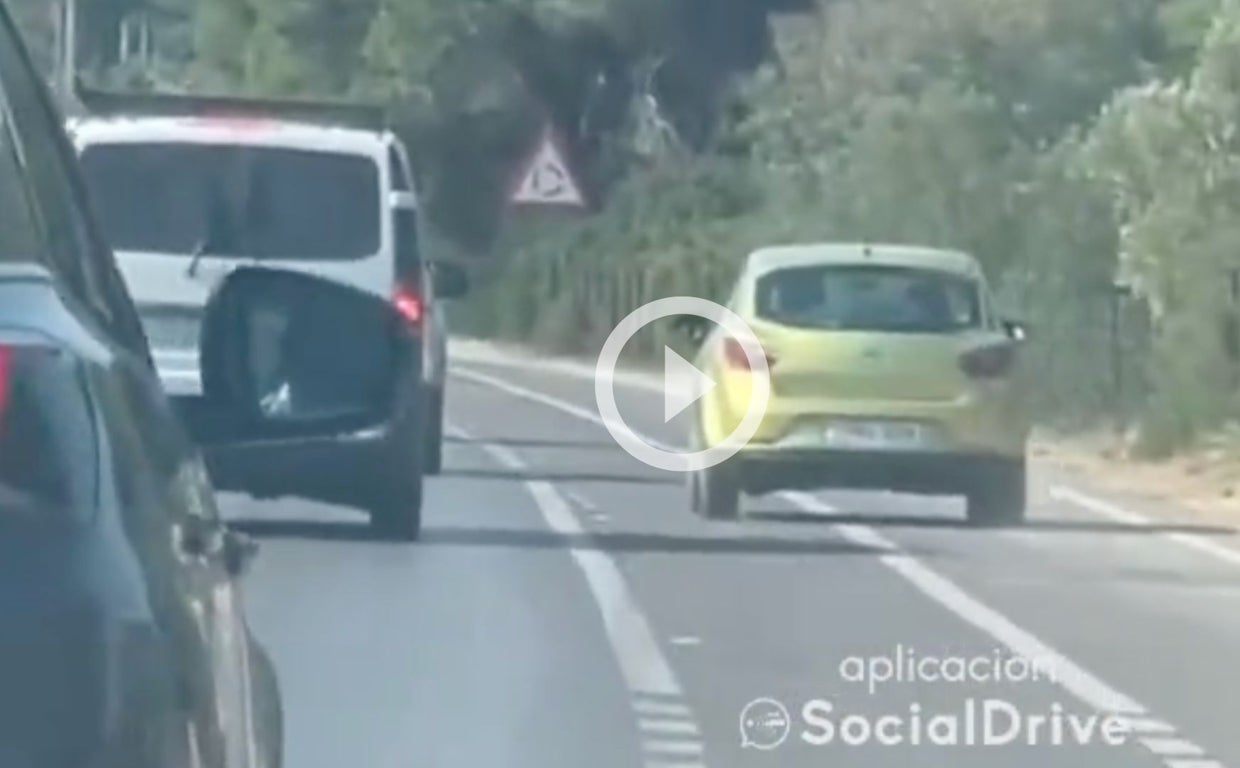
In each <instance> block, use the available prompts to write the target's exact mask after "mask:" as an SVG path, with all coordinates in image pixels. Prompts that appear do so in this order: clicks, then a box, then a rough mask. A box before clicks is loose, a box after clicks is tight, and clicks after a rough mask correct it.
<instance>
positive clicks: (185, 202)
mask: <svg viewBox="0 0 1240 768" xmlns="http://www.w3.org/2000/svg"><path fill="white" fill-rule="evenodd" d="M82 169H83V171H84V172H85V175H86V182H87V186H88V188H89V189H90V192H91V196H92V198H93V202H94V204H95V210H96V211H97V213H98V216H99V219H100V223H101V224H102V226H103V229H104V232H105V233H106V234H107V236H108V238H109V240H110V241H111V243H112V247H113V248H114V249H116V250H118V251H146V252H153V253H161V254H169V255H178V256H189V255H192V254H194V253H198V252H201V253H203V254H208V255H219V256H238V257H254V258H266V259H296V260H314V261H330V260H347V259H358V258H364V257H366V256H370V255H373V254H374V253H375V252H377V251H378V249H379V228H380V222H381V214H380V204H379V168H378V166H377V165H376V164H375V163H374V161H373V160H370V159H368V158H365V157H361V156H358V155H346V154H337V153H329V152H310V151H301V150H292V149H279V148H255V147H239V146H227V145H220V146H207V145H199V144H107V145H96V146H93V147H89V148H87V149H86V150H85V151H84V152H83V153H82Z"/></svg>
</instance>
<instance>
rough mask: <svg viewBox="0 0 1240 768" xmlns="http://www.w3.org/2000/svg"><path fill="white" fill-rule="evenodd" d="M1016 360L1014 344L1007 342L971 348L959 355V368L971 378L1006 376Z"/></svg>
mask: <svg viewBox="0 0 1240 768" xmlns="http://www.w3.org/2000/svg"><path fill="white" fill-rule="evenodd" d="M1015 360H1016V345H1015V344H1011V343H1009V342H1004V343H1002V344H992V345H990V346H985V347H979V348H977V349H971V350H969V351H968V352H965V353H964V354H963V355H961V356H960V370H962V371H964V372H965V374H966V375H968V376H969V378H972V379H998V378H1002V377H1004V376H1007V375H1008V374H1009V373H1010V372H1011V370H1012V363H1013V362H1015Z"/></svg>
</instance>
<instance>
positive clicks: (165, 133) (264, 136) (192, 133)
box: [68, 116, 394, 155]
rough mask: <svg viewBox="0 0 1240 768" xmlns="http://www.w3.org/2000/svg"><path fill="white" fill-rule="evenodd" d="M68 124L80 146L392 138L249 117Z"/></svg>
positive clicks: (381, 142) (332, 143)
mask: <svg viewBox="0 0 1240 768" xmlns="http://www.w3.org/2000/svg"><path fill="white" fill-rule="evenodd" d="M68 127H69V131H70V133H71V134H72V136H73V140H74V143H75V144H76V145H77V146H78V147H86V146H90V145H92V144H120V143H144V142H160V143H162V142H172V143H187V144H249V145H256V146H278V147H288V148H291V149H305V150H319V151H334V152H348V153H353V154H366V155H375V154H378V153H380V152H384V151H386V150H387V148H388V146H390V145H391V143H392V142H393V141H394V136H393V134H391V133H390V132H383V133H377V132H375V131H367V130H364V129H361V128H345V127H337V126H330V125H319V124H314V123H304V122H294V121H288V120H279V119H269V118H250V117H199V116H185V117H179V116H178V117H163V116H160V117H149V116H143V117H106V118H103V117H87V118H77V119H74V120H71V121H69V125H68Z"/></svg>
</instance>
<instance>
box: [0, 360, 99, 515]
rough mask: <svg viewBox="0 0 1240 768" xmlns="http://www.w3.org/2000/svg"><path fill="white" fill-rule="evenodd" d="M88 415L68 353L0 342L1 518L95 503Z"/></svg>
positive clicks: (68, 511) (75, 511) (71, 510)
mask: <svg viewBox="0 0 1240 768" xmlns="http://www.w3.org/2000/svg"><path fill="white" fill-rule="evenodd" d="M97 445H98V443H97V441H96V439H95V428H94V422H93V420H92V418H91V411H90V407H89V405H88V401H87V399H86V395H85V391H84V388H83V385H82V380H81V377H80V376H79V375H78V371H77V369H76V367H75V365H74V363H73V362H72V360H71V359H70V358H69V357H68V356H66V355H64V354H62V353H60V352H58V351H56V350H54V349H51V348H48V347H44V346H41V345H38V344H34V345H30V344H20V345H13V344H7V343H5V342H3V341H0V522H3V521H4V520H5V519H6V517H7V518H8V519H12V518H14V517H20V516H46V515H55V516H61V515H72V516H75V517H80V516H84V515H86V514H87V513H88V512H89V511H90V510H91V509H93V508H94V499H95V482H96V479H97V478H96V472H97V468H98V457H97V455H96V450H97Z"/></svg>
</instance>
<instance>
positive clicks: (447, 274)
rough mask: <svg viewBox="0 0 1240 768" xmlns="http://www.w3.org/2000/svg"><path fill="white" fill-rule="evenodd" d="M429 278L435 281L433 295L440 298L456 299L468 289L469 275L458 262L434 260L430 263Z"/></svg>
mask: <svg viewBox="0 0 1240 768" xmlns="http://www.w3.org/2000/svg"><path fill="white" fill-rule="evenodd" d="M431 279H432V280H433V281H434V283H435V286H434V287H435V296H436V297H438V298H441V299H457V298H460V297H461V296H464V295H465V294H466V293H467V292H468V291H469V275H467V274H466V272H465V268H464V267H462V266H461V265H460V264H453V263H451V262H447V261H437V262H435V263H434V264H432V265H431Z"/></svg>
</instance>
